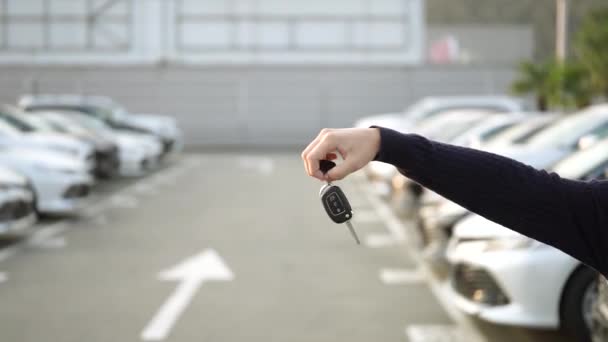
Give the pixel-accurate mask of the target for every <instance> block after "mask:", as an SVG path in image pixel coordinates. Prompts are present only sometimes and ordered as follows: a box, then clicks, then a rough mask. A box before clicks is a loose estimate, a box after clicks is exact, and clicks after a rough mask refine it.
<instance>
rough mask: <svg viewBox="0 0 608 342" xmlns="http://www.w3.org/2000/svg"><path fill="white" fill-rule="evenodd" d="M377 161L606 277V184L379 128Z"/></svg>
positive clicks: (607, 187)
mask: <svg viewBox="0 0 608 342" xmlns="http://www.w3.org/2000/svg"><path fill="white" fill-rule="evenodd" d="M380 136H381V142H380V148H379V151H378V155H377V156H376V158H375V159H376V160H378V161H382V162H386V163H390V164H393V165H395V166H396V167H397V168H398V169H399V171H400V172H401V173H403V174H404V175H406V176H407V177H409V178H411V179H412V180H414V181H416V182H418V183H419V184H421V185H423V186H425V187H428V188H429V189H431V190H433V191H435V192H437V193H438V194H440V195H442V196H444V197H446V198H448V199H450V200H452V201H454V202H456V203H458V204H460V205H461V206H463V207H465V208H467V209H469V210H471V211H472V212H474V213H477V214H479V215H481V216H484V217H485V218H487V219H489V220H491V221H494V222H496V223H499V224H501V225H504V226H505V227H508V228H510V229H513V230H515V231H517V232H519V233H521V234H524V235H526V236H529V237H531V238H534V239H536V240H539V241H541V242H544V243H546V244H549V245H552V246H554V247H556V248H558V249H560V250H562V251H564V252H565V253H568V254H570V255H571V256H573V257H575V258H577V259H579V260H580V261H582V262H584V263H586V264H588V265H589V266H592V267H594V268H595V269H597V270H599V271H601V272H602V273H604V274H607V273H608V265H607V261H606V256H607V255H608V253H607V251H608V233H607V232H608V230H607V229H608V227H607V226H606V225H607V224H608V220H607V218H606V214H608V198H606V197H607V194H608V183H607V182H589V183H587V182H578V181H571V180H566V179H562V178H560V177H559V176H558V175H556V174H549V173H547V172H545V171H539V170H536V169H534V168H532V167H530V166H527V165H524V164H522V163H519V162H517V161H514V160H512V159H508V158H505V157H501V156H498V155H495V154H491V153H486V152H482V151H477V150H473V149H468V148H462V147H456V146H451V145H446V144H441V143H438V142H433V141H430V140H427V139H425V138H423V137H421V136H417V135H409V134H401V133H398V132H395V131H392V130H389V129H384V128H380Z"/></svg>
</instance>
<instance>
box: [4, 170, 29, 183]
mask: <svg viewBox="0 0 608 342" xmlns="http://www.w3.org/2000/svg"><path fill="white" fill-rule="evenodd" d="M0 184H3V185H6V184H13V185H18V186H25V185H27V178H25V176H23V175H21V174H20V173H17V172H16V171H13V170H11V169H9V168H7V167H3V166H0Z"/></svg>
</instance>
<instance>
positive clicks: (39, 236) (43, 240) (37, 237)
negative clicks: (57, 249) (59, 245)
mask: <svg viewBox="0 0 608 342" xmlns="http://www.w3.org/2000/svg"><path fill="white" fill-rule="evenodd" d="M66 230H67V226H66V224H65V222H58V223H54V224H51V225H49V226H46V227H43V228H40V229H38V230H37V231H36V232H35V233H33V234H32V235H30V236H29V237H28V238H27V239H25V241H24V242H25V244H26V245H28V246H37V247H38V246H40V247H42V246H45V244H47V242H48V241H50V240H53V239H56V238H57V236H58V235H59V234H62V233H63V232H65V231H66ZM63 243H64V246H65V241H64V242H63Z"/></svg>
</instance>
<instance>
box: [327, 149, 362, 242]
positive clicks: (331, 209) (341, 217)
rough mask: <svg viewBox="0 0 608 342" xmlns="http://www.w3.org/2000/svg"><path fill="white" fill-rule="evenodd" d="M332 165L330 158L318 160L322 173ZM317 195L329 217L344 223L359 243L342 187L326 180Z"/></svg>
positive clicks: (332, 166) (334, 164)
mask: <svg viewBox="0 0 608 342" xmlns="http://www.w3.org/2000/svg"><path fill="white" fill-rule="evenodd" d="M334 166H336V163H334V162H332V161H330V160H321V161H320V162H319V168H320V170H321V172H323V174H326V173H327V172H328V171H329V170H331V169H332V168H334ZM319 196H320V197H321V203H322V204H323V207H324V208H325V211H326V212H327V215H328V216H329V218H330V219H331V220H332V221H334V222H335V223H346V226H347V227H348V230H349V231H350V233H351V235H352V236H353V238H354V239H355V241H356V242H357V244H359V245H360V244H361V242H360V241H359V237H358V236H357V233H356V232H355V228H354V227H353V225H352V223H351V222H350V220H351V219H352V218H353V210H352V208H351V206H350V203H349V202H348V199H347V198H346V195H344V192H343V191H342V189H340V187H339V186H337V185H333V184H331V183H330V182H327V184H325V185H323V187H322V188H321V191H320V192H319Z"/></svg>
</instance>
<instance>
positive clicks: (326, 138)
mask: <svg viewBox="0 0 608 342" xmlns="http://www.w3.org/2000/svg"><path fill="white" fill-rule="evenodd" d="M336 147H337V139H336V136H335V134H333V133H332V132H331V130H327V129H324V130H322V131H321V133H320V134H319V135H318V136H317V138H316V139H315V141H313V142H312V143H311V144H310V145H308V147H307V148H306V149H305V150H304V152H302V159H304V163H305V165H306V172H307V173H308V175H309V176H312V177H315V178H317V179H319V180H326V177H325V175H324V174H323V173H322V172H321V170H319V161H320V160H321V159H325V158H326V157H327V156H328V155H329V154H332V153H333V152H334V151H336ZM336 157H337V156H336Z"/></svg>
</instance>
